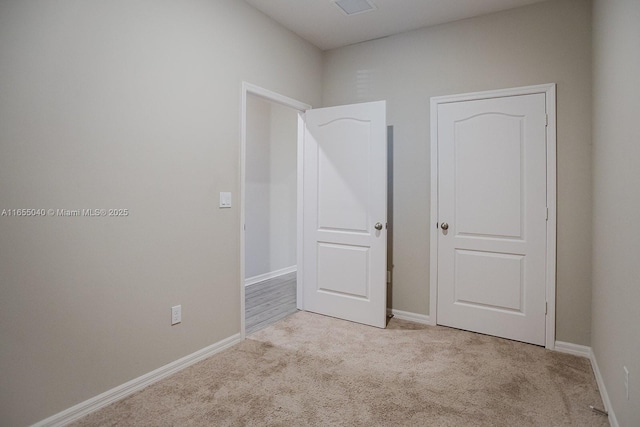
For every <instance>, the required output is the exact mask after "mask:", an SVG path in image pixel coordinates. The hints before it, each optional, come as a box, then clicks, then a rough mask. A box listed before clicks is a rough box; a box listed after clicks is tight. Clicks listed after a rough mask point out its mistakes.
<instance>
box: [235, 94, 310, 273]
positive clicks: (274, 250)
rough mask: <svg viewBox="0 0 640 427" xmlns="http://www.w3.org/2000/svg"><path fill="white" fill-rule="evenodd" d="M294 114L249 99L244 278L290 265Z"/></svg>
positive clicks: (293, 249) (293, 247) (292, 256)
mask: <svg viewBox="0 0 640 427" xmlns="http://www.w3.org/2000/svg"><path fill="white" fill-rule="evenodd" d="M297 127H298V115H297V112H296V111H295V110H294V109H292V108H288V107H284V106H282V105H279V104H276V103H272V102H269V101H267V100H265V99H263V98H260V97H258V96H255V95H251V94H249V95H248V96H247V150H246V196H245V224H246V226H247V228H246V233H245V238H246V246H245V276H246V278H247V279H250V278H252V277H254V276H258V275H262V274H266V273H271V272H275V271H278V270H281V269H284V268H288V267H292V266H295V265H296V207H297V204H296V200H297V194H296V191H297V186H296V182H297V181H296V179H297V177H296V173H297V172H296V171H297V158H296V153H297V137H298V135H297Z"/></svg>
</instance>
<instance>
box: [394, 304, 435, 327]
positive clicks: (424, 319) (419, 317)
mask: <svg viewBox="0 0 640 427" xmlns="http://www.w3.org/2000/svg"><path fill="white" fill-rule="evenodd" d="M387 313H391V314H393V317H397V318H398V319H400V320H408V321H410V322H416V323H422V324H425V325H433V323H431V319H429V316H427V315H426V314H417V313H410V312H408V311H401V310H396V309H393V308H392V309H391V310H389V309H387Z"/></svg>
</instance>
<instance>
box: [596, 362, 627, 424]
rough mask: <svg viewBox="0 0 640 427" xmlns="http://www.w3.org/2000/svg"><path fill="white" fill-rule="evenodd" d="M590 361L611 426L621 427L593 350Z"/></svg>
mask: <svg viewBox="0 0 640 427" xmlns="http://www.w3.org/2000/svg"><path fill="white" fill-rule="evenodd" d="M589 359H591V368H593V373H594V375H595V376H596V382H597V383H598V389H599V390H600V397H602V403H604V409H605V410H606V411H607V412H608V413H609V424H611V427H619V426H620V424H618V420H617V419H616V414H615V413H614V412H613V407H611V400H610V399H609V393H607V388H606V387H605V385H604V380H603V379H602V374H601V373H600V368H599V367H598V362H597V361H596V355H595V354H594V353H593V350H590V351H589Z"/></svg>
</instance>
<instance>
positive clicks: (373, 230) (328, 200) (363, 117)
mask: <svg viewBox="0 0 640 427" xmlns="http://www.w3.org/2000/svg"><path fill="white" fill-rule="evenodd" d="M304 121H305V124H304V125H305V127H304V141H303V149H304V154H303V156H304V178H303V181H304V182H303V192H304V200H303V242H304V243H303V256H302V258H303V274H304V277H303V282H304V285H303V287H304V288H303V294H304V295H303V299H304V304H303V308H304V310H307V311H312V312H316V313H320V314H324V315H328V316H333V317H338V318H341V319H345V320H350V321H354V322H358V323H364V324H367V325H371V326H376V327H380V328H384V327H385V326H386V271H387V265H386V260H387V229H386V221H387V140H386V137H387V129H386V103H385V102H384V101H380V102H370V103H363V104H355V105H344V106H339V107H330V108H320V109H314V110H308V111H307V112H306V114H305V117H304Z"/></svg>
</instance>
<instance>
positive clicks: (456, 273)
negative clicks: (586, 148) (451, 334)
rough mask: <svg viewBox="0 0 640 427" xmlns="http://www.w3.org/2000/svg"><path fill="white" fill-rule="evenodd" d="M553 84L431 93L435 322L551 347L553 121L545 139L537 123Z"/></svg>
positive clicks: (544, 125) (543, 123) (540, 121)
mask: <svg viewBox="0 0 640 427" xmlns="http://www.w3.org/2000/svg"><path fill="white" fill-rule="evenodd" d="M554 88H555V87H554V86H549V85H546V86H538V87H529V88H520V89H513V90H507V91H498V92H494V93H485V94H470V95H468V96H466V97H465V95H460V96H455V97H451V98H449V99H447V98H445V97H440V98H434V99H433V100H432V120H434V121H433V122H432V126H435V128H436V130H435V131H434V132H433V134H432V137H435V141H434V140H432V154H435V156H436V157H435V159H432V165H433V167H434V168H435V171H433V172H435V173H434V174H432V175H435V178H436V183H434V184H435V186H436V188H435V191H436V193H435V197H436V198H434V194H432V219H435V221H432V226H433V227H434V228H433V229H432V230H433V233H434V236H432V251H433V250H434V249H435V252H432V275H431V276H432V292H431V295H432V303H431V307H432V313H433V314H432V315H433V317H435V319H436V323H438V324H441V325H446V326H452V327H456V328H460V329H466V330H471V331H475V332H481V333H485V334H490V335H495V336H500V337H504V338H509V339H514V340H519V341H524V342H529V343H532V344H537V345H547V347H550V346H551V347H552V346H553V339H554V337H553V335H554V328H553V325H549V320H550V319H548V317H550V316H548V315H547V303H548V302H551V301H553V302H555V300H554V298H553V297H550V295H549V293H550V292H549V291H550V288H552V290H553V291H555V128H554V129H552V130H553V138H549V134H550V130H549V129H548V128H547V123H546V122H547V115H548V114H549V113H552V112H551V111H549V110H550V109H553V108H551V107H550V105H549V104H550V101H553V104H554V105H555V99H554V97H553V95H554V91H553V90H552V89H554ZM523 92H524V93H523ZM550 97H551V98H553V99H549V98H550ZM434 110H435V111H434ZM434 116H435V117H434ZM553 123H555V121H553ZM549 139H552V141H549ZM550 142H551V143H552V145H553V147H549V145H550ZM434 143H435V147H434ZM549 148H552V149H553V154H552V155H550V153H549ZM550 161H552V163H553V165H552V166H551V167H550V166H549V163H551V162H550ZM549 169H552V170H549ZM550 172H552V173H553V179H552V181H553V182H552V183H550V182H549V173H550ZM550 184H553V185H550ZM550 187H553V188H550ZM432 189H433V184H432ZM434 205H435V206H434ZM548 208H551V209H550V211H551V212H549V213H550V214H552V215H553V220H552V221H548V220H547V217H548ZM445 223H446V224H445ZM443 224H445V226H444V227H443ZM447 226H448V229H446V230H445V228H447ZM550 227H552V228H553V230H550V229H549V228H550ZM434 253H435V259H434V256H433V255H434ZM550 256H552V257H553V262H549V261H550ZM549 269H553V271H552V272H551V271H549ZM434 277H435V282H434V280H433V279H434ZM550 281H551V282H552V283H549V282H550ZM434 285H435V287H436V288H435V289H434V288H433V286H434ZM434 291H436V293H437V294H436V298H434ZM436 301H437V303H436ZM434 303H436V304H435V307H434ZM433 308H435V310H433ZM551 317H554V316H551Z"/></svg>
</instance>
